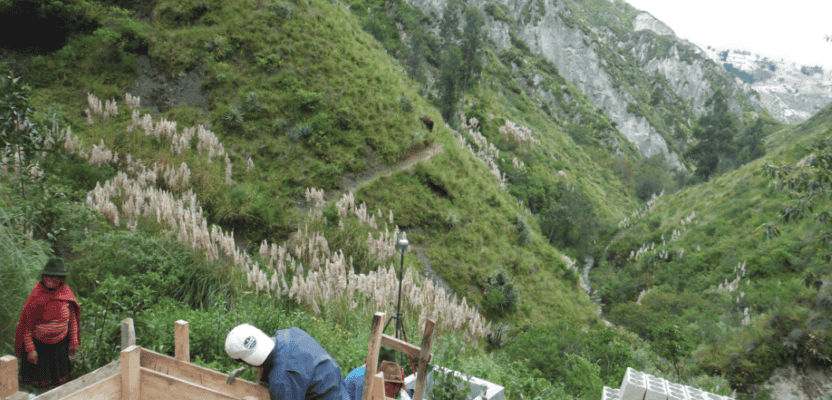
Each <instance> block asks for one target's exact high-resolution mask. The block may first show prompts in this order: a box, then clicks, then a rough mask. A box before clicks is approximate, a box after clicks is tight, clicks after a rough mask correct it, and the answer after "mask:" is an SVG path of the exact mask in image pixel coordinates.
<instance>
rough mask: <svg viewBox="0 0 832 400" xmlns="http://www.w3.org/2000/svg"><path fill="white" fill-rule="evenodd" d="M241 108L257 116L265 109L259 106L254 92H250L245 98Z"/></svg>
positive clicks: (258, 100) (257, 97)
mask: <svg viewBox="0 0 832 400" xmlns="http://www.w3.org/2000/svg"><path fill="white" fill-rule="evenodd" d="M243 108H245V110H246V111H248V112H250V113H252V114H257V113H259V112H261V111H263V110H264V109H265V107H263V105H262V104H260V96H258V95H257V93H256V92H250V93H249V94H248V96H246V100H245V104H243Z"/></svg>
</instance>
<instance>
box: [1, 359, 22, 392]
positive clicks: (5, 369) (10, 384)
mask: <svg viewBox="0 0 832 400" xmlns="http://www.w3.org/2000/svg"><path fill="white" fill-rule="evenodd" d="M17 390H18V387H17V357H15V356H3V357H0V398H3V399H5V398H6V397H11V395H13V394H15V393H17Z"/></svg>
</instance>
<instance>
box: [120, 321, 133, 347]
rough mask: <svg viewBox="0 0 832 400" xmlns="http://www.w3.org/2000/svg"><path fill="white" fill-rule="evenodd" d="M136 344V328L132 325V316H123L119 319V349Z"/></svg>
mask: <svg viewBox="0 0 832 400" xmlns="http://www.w3.org/2000/svg"><path fill="white" fill-rule="evenodd" d="M135 344H136V328H135V327H134V326H133V318H125V319H124V320H123V321H121V349H122V350H123V349H126V348H128V347H130V346H133V345H135Z"/></svg>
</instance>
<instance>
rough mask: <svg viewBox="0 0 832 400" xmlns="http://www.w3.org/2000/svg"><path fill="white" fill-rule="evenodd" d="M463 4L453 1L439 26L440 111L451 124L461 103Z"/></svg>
mask: <svg viewBox="0 0 832 400" xmlns="http://www.w3.org/2000/svg"><path fill="white" fill-rule="evenodd" d="M461 9H462V3H460V2H459V1H458V0H452V1H449V2H448V5H447V6H445V11H444V12H443V13H442V21H441V22H440V24H439V35H440V38H441V40H442V45H443V46H444V47H443V50H442V61H441V67H440V68H439V98H440V99H439V110H440V111H441V112H442V118H444V119H445V122H450V121H451V120H452V119H453V117H454V114H455V111H456V104H457V103H458V102H459V92H460V90H461V86H460V84H459V81H460V78H461V71H462V68H463V60H462V51H461V49H460V47H459V45H458V44H457V41H458V39H459V22H460V19H459V13H460V10H461Z"/></svg>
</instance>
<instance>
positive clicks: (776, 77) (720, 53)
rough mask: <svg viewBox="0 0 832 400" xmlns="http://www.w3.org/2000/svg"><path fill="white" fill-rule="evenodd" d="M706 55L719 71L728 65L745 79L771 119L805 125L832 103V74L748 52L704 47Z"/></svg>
mask: <svg viewBox="0 0 832 400" xmlns="http://www.w3.org/2000/svg"><path fill="white" fill-rule="evenodd" d="M704 49H705V50H704V52H705V53H706V54H707V56H708V57H710V58H711V59H712V60H713V61H714V62H715V63H717V64H718V65H719V66H720V67H722V68H725V65H729V66H730V67H731V68H733V69H735V70H736V71H738V72H739V73H740V74H741V75H743V76H744V77H745V78H746V79H748V80H751V81H752V82H751V84H750V86H751V88H753V89H754V90H755V91H756V92H757V93H759V94H760V99H761V102H762V104H763V106H765V108H766V109H768V111H769V113H771V115H772V116H773V117H774V118H776V119H778V120H780V121H782V122H785V123H789V124H797V123H800V122H803V121H805V120H807V119H809V117H811V116H812V115H814V114H815V113H816V112H818V111H820V110H821V109H822V108H823V107H826V105H827V104H829V103H830V102H832V71H824V70H823V69H822V68H816V67H810V66H802V65H797V64H795V63H793V62H789V61H787V60H783V59H780V60H772V59H768V58H766V57H764V56H761V55H758V54H753V53H750V52H746V51H736V50H718V49H715V48H712V47H710V46H704Z"/></svg>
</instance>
